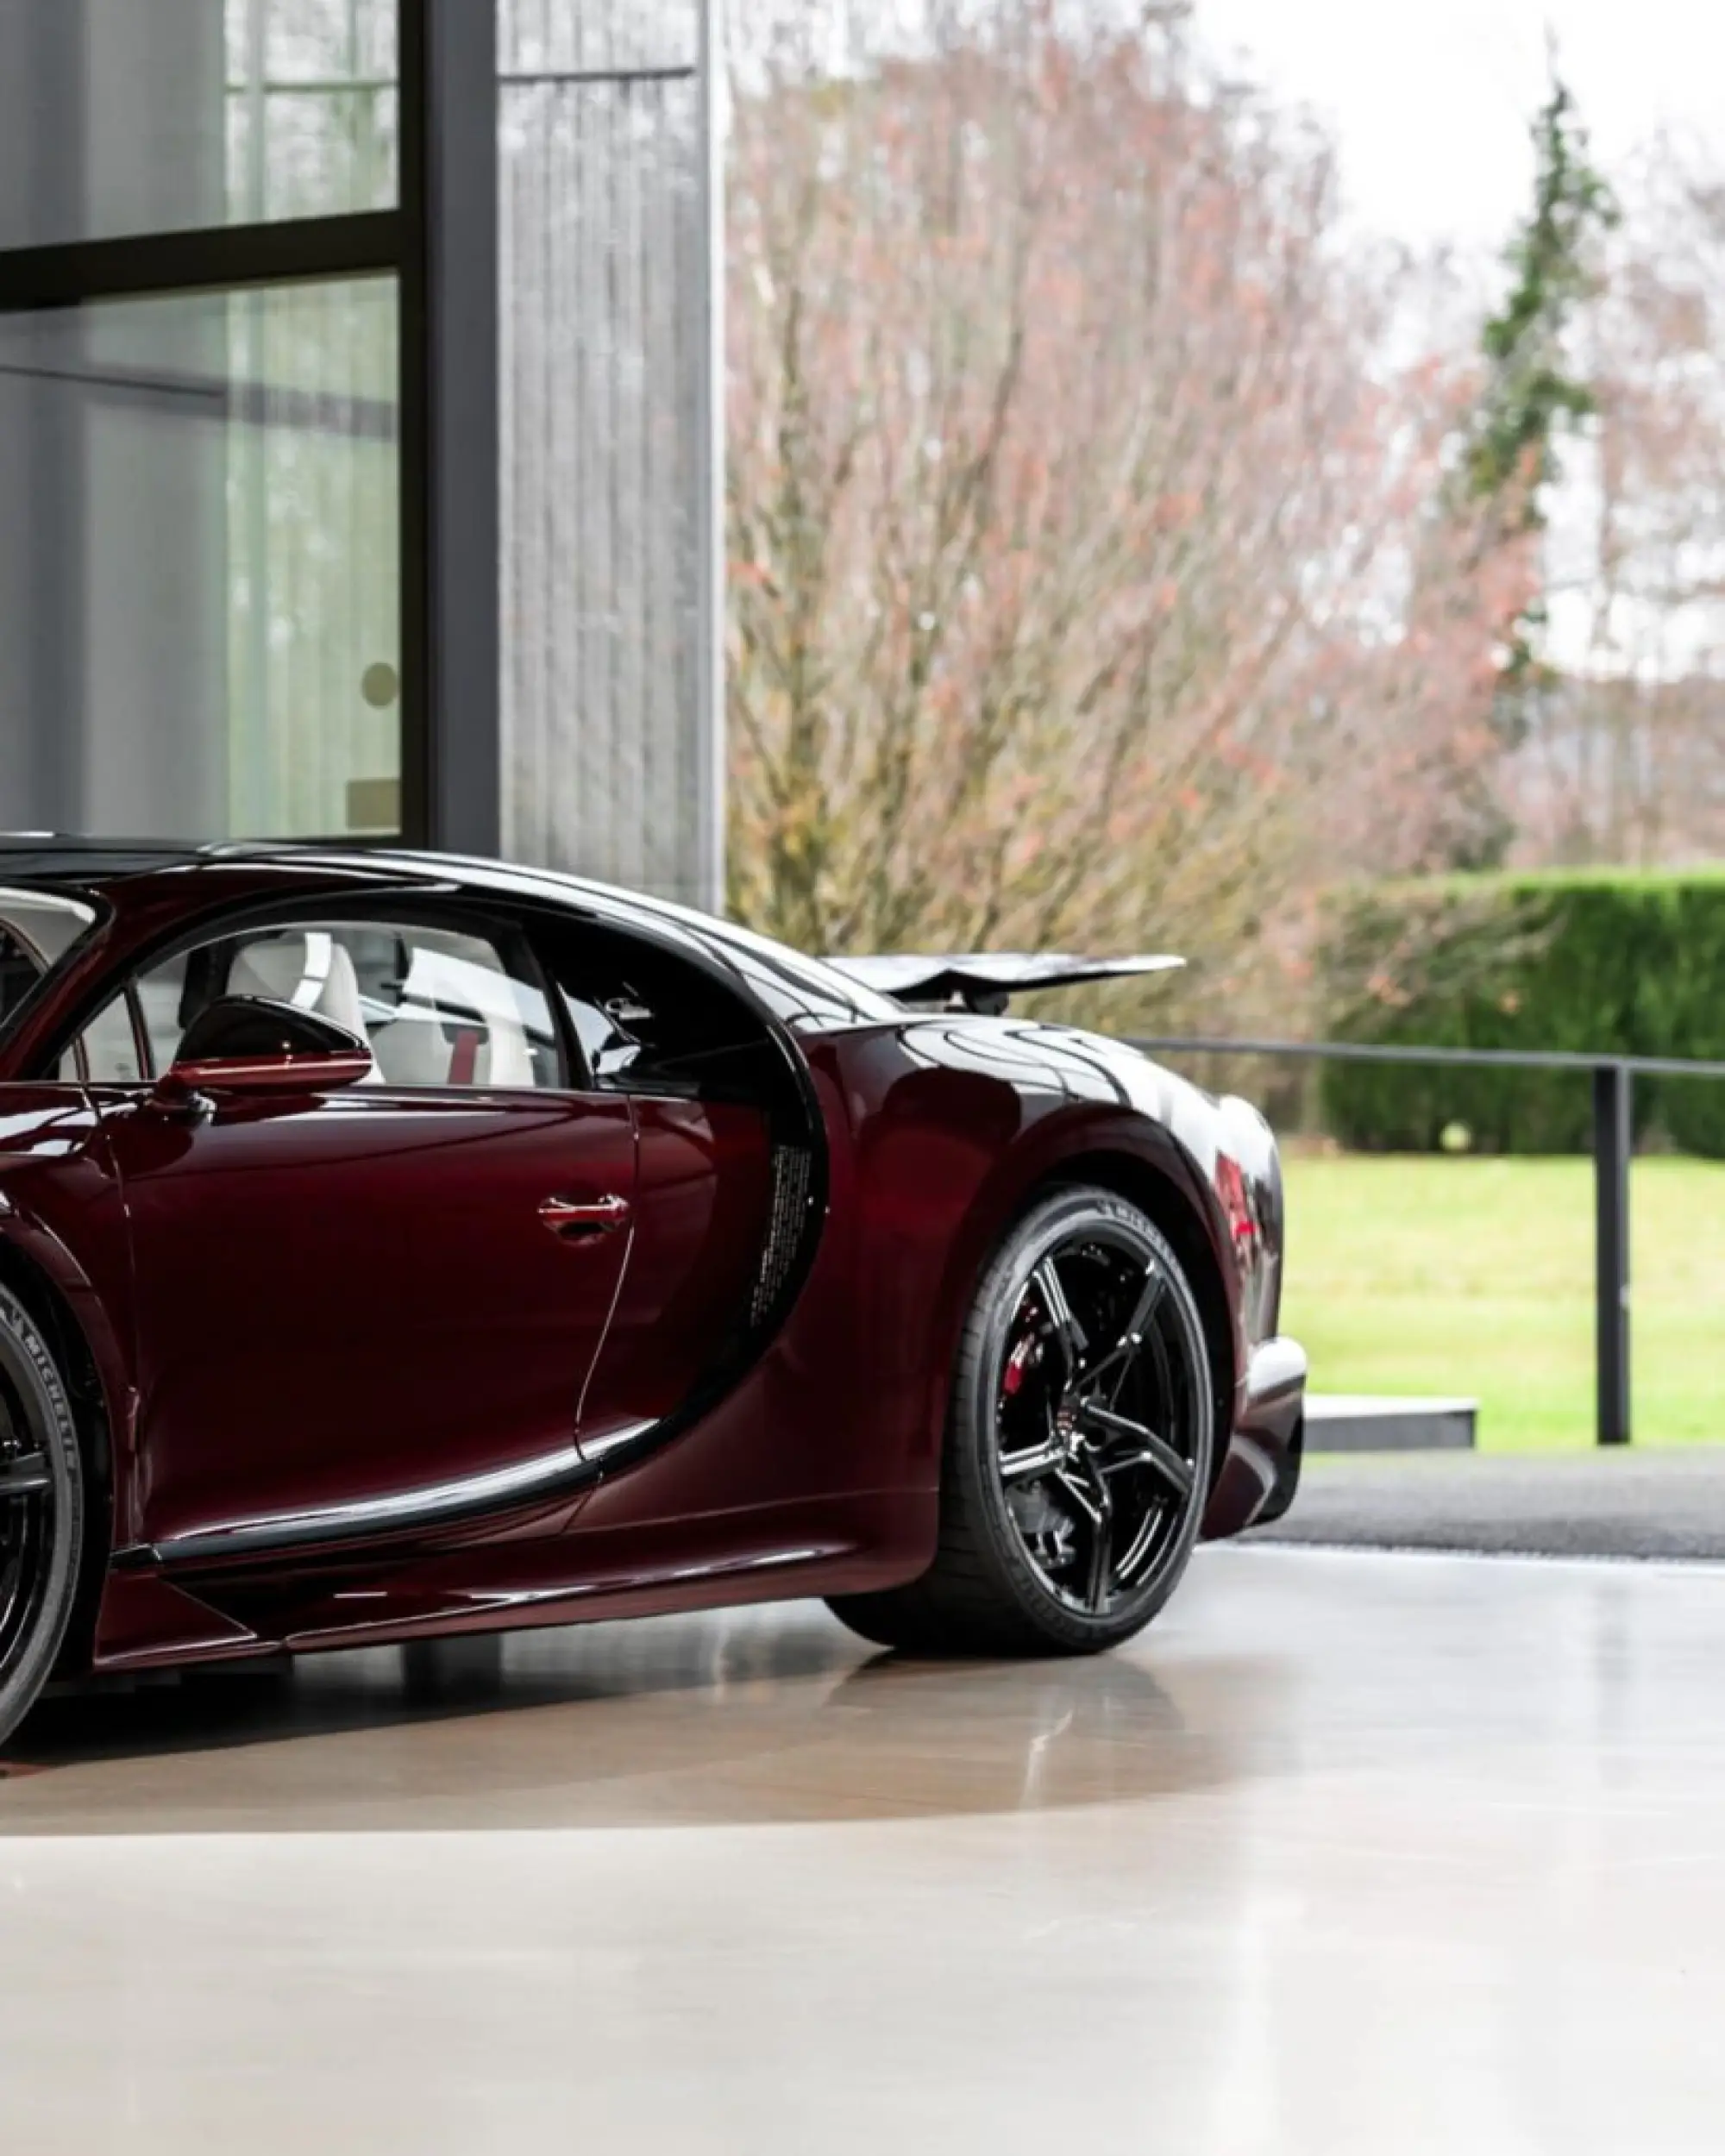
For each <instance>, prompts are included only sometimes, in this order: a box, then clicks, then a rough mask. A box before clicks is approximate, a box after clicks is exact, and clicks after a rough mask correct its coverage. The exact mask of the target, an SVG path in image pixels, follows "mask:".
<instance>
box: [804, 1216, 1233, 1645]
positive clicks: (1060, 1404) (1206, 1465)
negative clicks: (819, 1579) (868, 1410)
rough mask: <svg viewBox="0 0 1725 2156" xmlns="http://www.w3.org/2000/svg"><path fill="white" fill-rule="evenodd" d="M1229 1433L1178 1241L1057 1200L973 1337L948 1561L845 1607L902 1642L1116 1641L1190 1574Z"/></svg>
mask: <svg viewBox="0 0 1725 2156" xmlns="http://www.w3.org/2000/svg"><path fill="white" fill-rule="evenodd" d="M1214 1424H1215V1382H1214V1372H1213V1370H1212V1369H1211V1365H1210V1358H1209V1351H1208V1345H1207V1344H1206V1341H1205V1337H1204V1327H1203V1321H1202V1319H1201V1316H1200V1314H1199V1311H1198V1307H1197V1302H1196V1300H1195V1297H1194V1295H1193V1293H1192V1288H1191V1284H1190V1282H1189V1281H1188V1279H1187V1277H1186V1275H1185V1272H1184V1270H1183V1269H1182V1266H1181V1263H1180V1261H1179V1259H1178V1257H1176V1254H1175V1252H1174V1250H1172V1249H1171V1247H1170V1244H1169V1243H1168V1242H1167V1239H1166V1238H1164V1236H1163V1235H1162V1233H1161V1232H1159V1230H1158V1229H1157V1227H1156V1225H1154V1223H1153V1222H1151V1220H1150V1219H1148V1217H1147V1216H1146V1215H1145V1213H1142V1212H1141V1211H1140V1210H1139V1209H1138V1207H1137V1206H1132V1205H1130V1204H1128V1203H1127V1202H1126V1200H1124V1199H1121V1198H1120V1197H1117V1196H1116V1195H1114V1194H1113V1193H1112V1192H1109V1191H1105V1190H1100V1189H1093V1188H1067V1189H1063V1190H1060V1191H1057V1192H1056V1193H1055V1194H1052V1195H1051V1196H1050V1197H1048V1198H1046V1199H1044V1200H1042V1201H1041V1202H1040V1203H1039V1204H1038V1206H1035V1207H1034V1208H1033V1210H1032V1212H1031V1213H1029V1214H1028V1215H1027V1216H1026V1219H1023V1220H1021V1221H1020V1222H1019V1225H1018V1226H1017V1228H1016V1229H1015V1230H1014V1231H1013V1233H1012V1234H1011V1235H1010V1236H1009V1237H1008V1238H1007V1242H1006V1244H1005V1245H1004V1247H1003V1248H1002V1249H1001V1250H1000V1252H999V1253H998V1255H997V1256H996V1257H995V1259H994V1263H993V1264H992V1265H991V1266H990V1267H989V1269H988V1273H987V1275H986V1276H985V1278H984V1280H983V1282H982V1287H981V1288H980V1290H979V1292H978V1294H977V1297H976V1301H975V1307H974V1308H973V1310H972V1313H971V1317H970V1321H969V1325H968V1326H967V1327H966V1330H965V1334H964V1338H963V1344H962V1346H961V1349H960V1351H959V1357H958V1365H957V1375H956V1382H955V1385H954V1392H953V1401H952V1409H951V1415H950V1424H949V1429H948V1434H947V1451H946V1461H945V1470H944V1483H943V1490H942V1520H941V1540H940V1547H939V1551H938V1555H937V1557H936V1560H935V1563H934V1564H933V1565H932V1566H931V1569H930V1570H929V1571H928V1572H927V1573H925V1575H924V1576H923V1577H922V1578H921V1579H920V1580H918V1581H917V1582H915V1583H913V1585H912V1586H910V1587H907V1588H904V1589H898V1590H895V1591H894V1592H891V1593H888V1594H885V1595H860V1596H852V1597H847V1598H843V1599H841V1600H839V1601H835V1602H834V1604H833V1608H834V1609H835V1611H836V1612H837V1614H838V1615H839V1616H840V1617H842V1618H843V1619H844V1621H845V1622H846V1623H847V1624H849V1625H850V1626H852V1627H853V1629H855V1630H856V1631H859V1632H861V1633H862V1634H863V1635H864V1636H865V1637H866V1638H869V1639H875V1640H878V1641H880V1642H881V1643H882V1644H884V1645H893V1646H917V1647H924V1648H931V1649H935V1650H938V1651H970V1652H999V1653H1026V1652H1029V1653H1035V1652H1042V1653H1049V1652H1067V1653H1075V1652H1076V1653H1084V1652H1094V1651H1097V1650H1099V1649H1101V1648H1106V1647H1110V1646H1114V1645H1118V1644H1120V1642H1121V1641H1122V1640H1125V1639H1130V1638H1131V1637H1132V1634H1133V1633H1136V1632H1138V1631H1139V1630H1140V1629H1141V1628H1142V1627H1143V1626H1145V1625H1146V1624H1147V1623H1148V1622H1149V1621H1150V1620H1151V1618H1152V1617H1153V1616H1154V1615H1155V1614H1156V1613H1157V1611H1158V1610H1159V1609H1160V1608H1162V1606H1163V1604H1164V1602H1165V1601H1167V1599H1168V1597H1169V1595H1170V1594H1172V1592H1173V1591H1174V1589H1175V1587H1176V1585H1177V1583H1178V1582H1179V1580H1180V1577H1181V1576H1182V1573H1183V1571H1184V1570H1185V1566H1186V1562H1187V1559H1188V1558H1189V1556H1190V1555H1191V1551H1192V1546H1193V1544H1194V1543H1195V1540H1196V1539H1197V1534H1198V1529H1199V1526H1200V1524H1201V1520H1202V1516H1203V1510H1204V1506H1205V1503H1206V1501H1207V1500H1208V1495H1209V1489H1210V1480H1211V1465H1212V1462H1213V1459H1214V1445H1215V1428H1214Z"/></svg>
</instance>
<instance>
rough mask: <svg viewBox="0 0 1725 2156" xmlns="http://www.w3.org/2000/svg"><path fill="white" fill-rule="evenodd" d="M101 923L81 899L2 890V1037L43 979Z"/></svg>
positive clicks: (0, 977)
mask: <svg viewBox="0 0 1725 2156" xmlns="http://www.w3.org/2000/svg"><path fill="white" fill-rule="evenodd" d="M95 924H96V912H95V909H94V908H93V907H92V906H85V905H84V904H83V903H82V902H81V901H80V900H78V899H63V898H60V897H59V896H57V895H56V894H55V893H52V892H47V891H6V890H0V1032H3V1031H4V1030H5V1028H6V1027H7V1026H8V1025H9V1024H10V1023H11V1020H12V1017H13V1014H14V1013H15V1012H16V1010H17V1008H18V1006H19V1005H20V1004H21V1003H22V1001H23V1000H24V998H25V997H26V996H27V995H28V993H30V991H31V989H32V988H34V987H35V985H36V983H37V981H40V980H41V977H42V975H44V974H47V973H51V972H52V971H53V968H55V967H56V966H57V965H59V964H60V961H61V960H62V959H63V958H64V957H65V956H66V953H67V952H68V951H69V950H71V949H72V945H73V944H74V943H77V942H78V938H79V937H82V936H84V935H85V934H86V933H87V932H88V931H89V930H91V928H93V927H94V926H95Z"/></svg>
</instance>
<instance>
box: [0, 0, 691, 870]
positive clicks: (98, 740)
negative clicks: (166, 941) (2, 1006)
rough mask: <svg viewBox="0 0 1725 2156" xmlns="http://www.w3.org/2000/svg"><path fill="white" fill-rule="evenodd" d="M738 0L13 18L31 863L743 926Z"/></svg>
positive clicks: (10, 95) (2, 665)
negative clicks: (723, 761) (735, 261)
mask: <svg viewBox="0 0 1725 2156" xmlns="http://www.w3.org/2000/svg"><path fill="white" fill-rule="evenodd" d="M718 4H719V0H411V4H409V5H403V4H401V0H0V829H32V830H47V829H53V830H67V831H72V830H76V831H88V832H91V833H94V834H97V835H102V836H116V835H118V836H135V837H161V836H173V837H191V838H204V837H209V838H214V837H242V836H243V837H325V838H330V839H341V838H344V837H393V836H397V835H402V836H405V837H408V838H410V839H411V840H413V841H416V842H420V843H424V842H430V843H451V844H454V845H456V846H457V847H459V848H461V849H465V850H481V851H490V850H493V849H501V850H503V851H505V852H507V853H509V854H511V855H513V856H516V857H517V858H519V859H522V860H524V861H529V862H544V863H547V864H550V865H555V866H557V867H564V868H577V869H580V870H581V871H584V872H586V873H587V874H595V875H599V876H602V877H605V878H608V879H610V880H612V881H618V882H621V883H625V884H632V885H636V886H639V887H643V888H646V889H648V890H651V891H655V892H658V893H662V894H664V895H666V896H668V897H673V898H679V899H685V900H689V901H693V902H695V903H711V902H712V901H713V900H714V899H716V897H717V894H718V889H719V873H718V865H719V846H718V829H719V823H720V786H719V780H718V769H719V764H718V755H717V754H716V742H717V738H718V696H717V693H716V686H715V685H716V682H717V679H718V657H717V654H718V636H717V630H716V624H717V620H718V608H717V606H716V605H715V604H714V596H715V592H716V588H717V565H718V540H717V522H718V520H717V517H716V514H715V511H716V508H717V505H718V493H719V489H718V486H717V484H716V479H717V473H718V456H717V448H716V443H717V429H716V427H715V422H714V411H713V396H712V392H713V386H714V383H715V380H716V379H717V374H716V367H715V354H716V351H717V344H718V339H717V327H716V325H717V321H718V315H717V304H718V302H717V283H718V280H717V278H716V275H715V273H714V244H713V243H714V222H713V218H714V202H715V199H716V190H715V185H714V174H713V170H712V146H713V139H714V131H713V128H712V119H711V100H710V96H709V75H710V70H708V69H706V66H705V65H704V63H705V61H706V58H707V52H706V44H707V39H706V35H705V34H704V17H710V16H711V15H712V11H713V10H715V9H717V8H718Z"/></svg>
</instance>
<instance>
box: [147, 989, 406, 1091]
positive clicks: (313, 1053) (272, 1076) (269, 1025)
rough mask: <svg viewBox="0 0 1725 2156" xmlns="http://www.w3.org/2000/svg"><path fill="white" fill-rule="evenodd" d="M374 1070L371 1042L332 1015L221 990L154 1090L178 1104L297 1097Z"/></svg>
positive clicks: (354, 1080) (187, 1034) (335, 1087)
mask: <svg viewBox="0 0 1725 2156" xmlns="http://www.w3.org/2000/svg"><path fill="white" fill-rule="evenodd" d="M376 1069H377V1066H376V1064H375V1063H374V1062H373V1060H372V1051H371V1048H370V1045H369V1044H368V1043H367V1042H366V1041H365V1040H364V1039H363V1038H362V1037H361V1036H360V1035H359V1034H357V1033H352V1032H349V1031H348V1028H347V1027H346V1026H345V1025H336V1023H335V1022H334V1020H333V1019H330V1018H320V1017H318V1016H317V1013H316V1012H311V1011H302V1010H300V1009H299V1008H298V1006H296V1005H294V1004H292V1003H271V1002H267V1001H265V1000H263V999H262V998H261V997H257V996H221V997H218V998H217V1000H216V1001H215V1002H214V1003H210V1004H207V1005H206V1006H204V1009H203V1010H202V1011H200V1012H198V1016H197V1017H196V1018H194V1019H193V1020H192V1021H191V1025H188V1026H187V1027H186V1029H185V1037H184V1038H183V1039H182V1040H181V1042H180V1044H179V1054H178V1055H177V1056H175V1057H174V1060H173V1068H172V1069H169V1070H167V1071H166V1072H164V1074H163V1075H162V1076H161V1077H160V1079H159V1080H158V1081H157V1082H156V1088H155V1094H156V1099H157V1100H158V1101H159V1102H160V1103H161V1104H162V1105H163V1106H169V1107H175V1108H179V1107H183V1106H185V1103H186V1102H187V1101H188V1100H194V1099H197V1098H199V1097H202V1096H205V1095H214V1096H216V1098H218V1099H219V1098H220V1097H221V1096H223V1094H248V1095H253V1096H258V1095H274V1096H275V1097H277V1098H299V1097H302V1096H305V1095H309V1094H319V1093H334V1092H336V1091H337V1090H338V1089H340V1088H341V1087H345V1086H357V1085H360V1084H362V1083H363V1082H364V1081H365V1080H367V1078H369V1077H371V1076H372V1075H373V1073H374V1072H375V1070H376Z"/></svg>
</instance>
